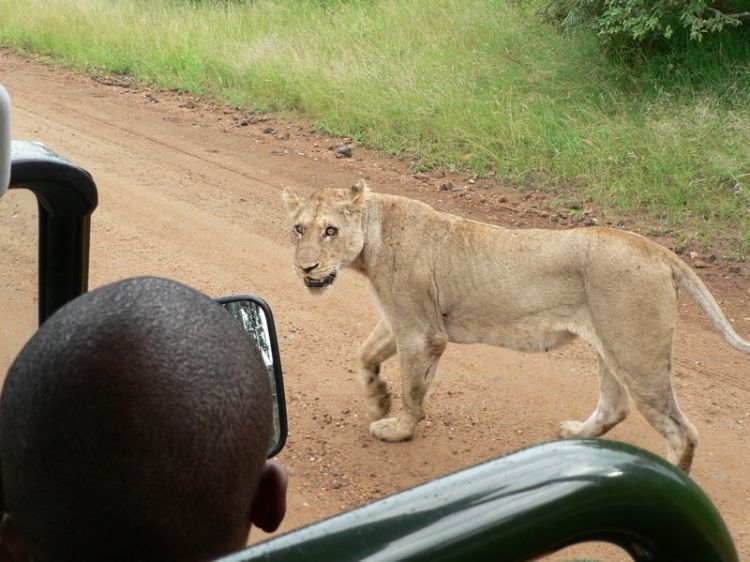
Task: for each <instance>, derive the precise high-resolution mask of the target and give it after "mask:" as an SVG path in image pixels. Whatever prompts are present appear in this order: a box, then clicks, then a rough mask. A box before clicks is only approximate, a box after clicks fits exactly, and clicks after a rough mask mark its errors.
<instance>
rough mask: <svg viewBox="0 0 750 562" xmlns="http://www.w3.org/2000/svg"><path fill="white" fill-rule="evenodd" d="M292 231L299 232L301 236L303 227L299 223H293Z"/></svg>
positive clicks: (303, 230) (303, 231)
mask: <svg viewBox="0 0 750 562" xmlns="http://www.w3.org/2000/svg"><path fill="white" fill-rule="evenodd" d="M294 233H295V234H299V235H300V236H302V235H303V234H304V233H305V229H304V228H303V227H302V225H301V224H295V225H294Z"/></svg>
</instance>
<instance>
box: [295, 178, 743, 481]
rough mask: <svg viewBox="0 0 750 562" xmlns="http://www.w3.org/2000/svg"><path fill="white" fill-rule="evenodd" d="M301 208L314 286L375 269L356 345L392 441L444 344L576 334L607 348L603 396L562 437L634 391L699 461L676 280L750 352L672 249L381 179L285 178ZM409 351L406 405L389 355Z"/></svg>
mask: <svg viewBox="0 0 750 562" xmlns="http://www.w3.org/2000/svg"><path fill="white" fill-rule="evenodd" d="M283 198H284V202H285V204H286V207H287V210H288V211H289V214H290V216H291V217H292V218H293V221H294V227H293V229H292V241H293V243H294V245H295V246H296V252H295V256H294V265H295V268H296V270H297V273H298V274H299V276H300V277H301V278H302V280H303V281H304V283H305V285H306V286H307V288H308V289H309V290H310V291H312V292H318V291H321V290H324V288H326V287H328V286H329V285H331V284H332V283H333V281H334V280H335V279H336V275H337V273H338V271H339V270H340V269H341V268H342V267H345V266H349V267H351V268H353V269H355V270H356V271H359V272H360V273H362V274H364V275H365V276H367V278H368V280H369V282H370V289H371V291H370V292H371V294H372V297H373V299H374V301H375V305H376V307H377V309H378V311H379V313H380V321H379V323H378V325H377V326H376V327H375V330H374V331H373V332H372V334H371V335H370V336H369V337H368V338H367V340H366V341H365V342H364V344H363V345H362V347H361V348H360V350H359V353H358V358H357V372H358V378H359V381H360V383H361V385H362V388H363V390H364V395H365V399H366V402H367V407H368V410H369V412H370V414H371V415H372V417H373V418H374V419H375V420H376V421H373V422H372V424H371V425H370V432H371V433H372V434H373V435H375V436H376V437H378V438H380V439H383V440H385V441H401V440H406V439H410V438H411V437H412V436H413V435H414V430H415V427H416V424H417V423H418V422H419V421H420V420H422V419H424V417H425V413H424V406H425V404H424V403H425V396H426V394H427V392H428V390H429V388H430V385H431V383H432V381H433V378H434V376H435V371H436V369H437V364H438V361H439V359H440V356H441V355H442V353H443V351H444V350H445V347H446V344H447V343H448V342H449V341H451V342H459V343H477V342H481V343H487V344H492V345H498V346H503V347H507V348H512V349H517V350H521V351H546V350H548V349H552V348H554V347H556V346H559V345H561V344H563V343H566V342H569V341H571V340H572V339H573V338H574V337H575V336H579V337H581V338H583V339H584V340H585V341H587V342H589V343H590V344H591V345H592V346H593V347H594V349H595V350H596V353H597V356H598V360H599V387H600V394H599V403H598V404H597V407H596V410H595V411H594V412H593V413H592V414H591V416H590V417H589V418H588V419H587V420H586V421H584V422H579V421H564V422H562V423H561V424H560V435H561V436H562V437H581V438H582V437H598V436H600V435H602V434H604V433H605V432H607V431H608V430H610V429H611V428H613V427H614V426H615V425H617V424H618V423H619V422H621V421H622V420H623V419H625V417H626V416H627V414H628V396H630V398H632V400H633V402H634V403H635V405H636V407H637V408H638V410H639V411H640V412H641V413H642V414H643V416H644V417H645V418H646V419H647V420H648V421H649V423H650V424H651V425H652V426H653V427H654V428H655V429H656V430H657V431H658V432H659V433H661V434H662V435H663V436H664V437H665V438H666V440H667V449H668V459H669V460H670V461H671V462H673V463H675V464H677V465H678V466H679V467H680V468H682V469H683V470H685V471H689V470H690V465H691V463H692V460H693V453H694V449H695V446H696V444H697V440H698V433H697V431H696V430H695V428H694V427H693V425H692V424H691V423H690V422H689V421H688V420H687V418H686V417H685V415H684V414H683V413H682V411H681V410H680V408H679V406H678V405H677V401H676V399H675V396H674V393H673V391H672V385H671V370H672V339H673V335H674V329H675V320H676V316H677V289H678V287H680V288H682V289H683V290H685V291H686V292H687V293H688V294H689V295H690V296H691V297H692V298H693V299H694V300H695V301H696V302H697V303H698V305H699V306H700V307H701V309H702V310H703V311H704V312H705V314H706V315H707V316H708V317H709V319H710V320H711V322H712V323H713V325H714V326H715V327H716V329H717V330H718V331H719V332H720V333H721V335H722V336H723V337H724V339H726V341H727V342H729V344H730V345H732V346H733V347H735V348H736V349H738V350H740V351H742V352H743V353H747V354H750V343H748V342H747V341H745V340H743V339H742V338H740V337H739V336H738V335H737V333H736V332H735V331H734V330H733V329H732V326H731V325H730V323H729V322H728V321H727V319H726V317H725V316H724V314H723V313H722V311H721V310H720V308H719V306H718V304H717V303H716V301H715V300H714V298H713V297H712V296H711V294H710V293H709V291H708V289H707V288H706V286H705V285H704V284H703V282H702V281H701V280H700V278H699V277H698V276H697V275H696V274H695V272H693V270H692V269H690V267H689V266H688V265H687V264H685V263H684V262H683V261H682V260H681V259H680V258H678V257H677V256H676V255H675V254H673V253H672V252H670V251H669V250H667V249H666V248H664V247H662V246H660V245H659V244H657V243H655V242H652V241H650V240H648V239H646V238H644V237H642V236H639V235H637V234H633V233H630V232H624V231H618V230H614V229H609V228H598V227H589V228H577V229H572V230H542V229H522V230H515V229H507V228H501V227H497V226H492V225H488V224H483V223H480V222H475V221H470V220H466V219H463V218H461V217H457V216H454V215H449V214H445V213H441V212H438V211H436V210H434V209H432V208H431V207H430V206H428V205H426V204H424V203H421V202H419V201H414V200H411V199H407V198H405V197H398V196H393V195H385V194H380V193H374V192H372V191H370V190H369V189H368V187H367V185H366V184H365V182H364V180H360V181H359V183H357V184H356V185H355V186H353V187H352V188H350V189H323V190H320V191H318V192H316V193H314V194H312V195H311V196H310V197H308V198H300V197H298V196H296V195H294V194H292V193H290V192H289V191H288V190H284V194H283ZM397 352H398V355H399V360H400V366H401V375H402V380H403V386H404V389H403V390H404V398H403V410H402V411H400V412H399V413H398V414H397V415H396V416H395V417H388V418H386V417H385V416H386V414H388V412H389V410H390V406H391V398H390V393H389V391H388V388H387V386H386V383H385V382H384V381H383V380H382V379H381V378H380V376H379V371H380V364H381V363H382V362H383V361H385V360H386V359H388V358H389V357H391V356H393V355H395V354H396V353H397Z"/></svg>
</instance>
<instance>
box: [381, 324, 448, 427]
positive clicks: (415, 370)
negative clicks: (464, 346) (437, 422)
mask: <svg viewBox="0 0 750 562" xmlns="http://www.w3.org/2000/svg"><path fill="white" fill-rule="evenodd" d="M446 344H447V339H446V337H445V336H443V335H440V334H435V335H431V336H427V337H425V336H418V337H415V338H413V339H412V341H407V343H404V344H401V343H399V347H398V350H399V351H398V352H399V359H400V363H401V378H402V381H403V386H404V389H403V390H404V400H403V403H404V409H403V410H402V411H401V412H399V413H398V415H396V416H395V417H391V418H384V419H381V420H378V421H374V422H372V423H371V424H370V433H372V434H373V435H374V436H375V437H377V438H378V439H382V440H383V441H407V440H409V439H411V438H412V437H414V430H415V429H416V426H417V423H419V422H420V421H422V420H423V419H424V418H425V412H424V404H425V400H426V398H427V394H428V392H429V390H430V386H431V385H432V381H433V379H434V378H435V372H436V371H437V365H438V361H440V357H441V356H442V354H443V351H445V347H446Z"/></svg>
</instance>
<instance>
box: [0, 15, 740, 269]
mask: <svg viewBox="0 0 750 562" xmlns="http://www.w3.org/2000/svg"><path fill="white" fill-rule="evenodd" d="M628 2H630V3H633V2H634V0H628ZM550 3H551V2H545V1H543V0H515V1H513V0H508V1H500V0H408V1H405V0H295V1H288V2H287V1H273V0H255V1H252V0H247V1H240V0H234V1H232V0H213V1H211V0H203V1H199V0H192V1H191V0H118V1H117V2H112V1H105V0H3V2H1V3H0V22H2V24H1V25H0V45H1V46H5V47H9V48H13V49H17V50H21V51H24V52H27V53H33V54H34V55H35V56H45V57H48V58H49V59H50V60H51V61H55V62H62V63H64V64H68V65H71V66H74V67H76V68H78V69H80V70H82V71H84V72H88V73H116V74H124V75H128V76H130V77H132V78H133V79H134V80H136V81H138V82H141V83H144V84H148V85H152V86H155V87H160V88H179V89H184V90H187V91H190V92H192V93H195V94H199V95H207V96H212V97H215V98H218V99H221V100H223V101H225V102H227V103H229V104H231V105H233V106H236V107H240V108H245V109H247V110H254V111H272V112H281V113H285V114H291V115H292V116H294V115H295V114H304V116H305V117H306V118H307V119H312V120H313V121H314V122H315V123H316V124H317V126H318V127H319V128H320V129H322V130H326V131H329V132H331V133H333V134H337V135H341V136H350V137H352V138H354V139H355V140H356V141H357V142H359V143H362V144H365V145H368V146H372V147H376V148H380V149H382V150H385V151H387V152H389V153H393V154H398V155H402V156H405V157H407V158H410V159H411V160H412V161H413V163H414V164H413V166H414V168H415V170H417V169H428V168H437V169H446V170H455V171H466V172H467V173H469V174H476V175H481V176H483V175H492V176H496V177H497V178H499V179H501V180H508V181H512V182H514V183H515V184H516V185H517V186H518V188H519V189H526V188H530V187H532V188H536V189H542V190H547V191H550V192H553V193H556V194H559V195H560V197H562V198H565V197H573V196H574V197H575V198H578V199H580V198H588V199H590V200H592V201H593V202H595V203H596V204H599V205H607V206H613V207H615V208H616V209H618V210H619V211H620V212H625V213H628V212H631V213H635V212H637V213H646V214H648V216H649V217H650V219H651V220H653V221H655V222H656V223H657V224H659V225H660V228H662V229H663V230H665V231H666V230H672V231H673V232H675V233H676V236H677V238H678V241H679V240H681V241H682V242H694V241H696V240H697V241H699V242H700V243H704V244H705V243H708V242H710V241H712V240H714V239H716V238H717V237H720V236H721V237H724V238H725V239H726V240H728V241H729V245H728V246H726V247H728V248H729V250H727V252H728V254H730V255H729V256H728V257H734V258H738V257H744V256H745V255H746V254H748V253H749V252H750V25H744V26H739V27H733V28H731V29H726V30H724V31H722V32H721V33H706V34H705V36H702V40H700V41H698V40H696V39H695V38H693V39H690V38H689V37H687V36H686V37H685V38H684V39H682V40H681V39H680V38H679V37H678V38H676V40H673V42H672V44H671V46H670V47H669V48H659V49H652V50H649V51H640V50H638V49H629V50H623V49H619V50H613V49H611V48H607V46H606V45H603V44H602V42H601V41H600V37H598V36H597V34H595V33H592V32H591V29H590V28H587V27H586V26H582V27H575V26H573V27H570V28H564V29H563V28H562V27H561V26H560V25H558V24H557V23H556V22H555V21H554V20H553V18H550V17H545V15H544V8H549V4H550ZM579 3H580V2H579ZM557 4H561V1H558V2H557ZM547 16H549V14H547ZM0 80H1V77H0Z"/></svg>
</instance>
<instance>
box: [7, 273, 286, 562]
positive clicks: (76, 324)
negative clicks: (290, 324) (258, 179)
mask: <svg viewBox="0 0 750 562" xmlns="http://www.w3.org/2000/svg"><path fill="white" fill-rule="evenodd" d="M271 426H272V421H271V396H270V389H269V383H268V379H267V375H266V369H265V366H264V364H263V360H262V359H261V357H260V354H259V353H258V351H257V349H256V347H255V345H253V343H252V339H251V338H250V336H249V335H248V334H247V333H246V332H245V331H244V330H243V329H242V327H241V324H240V323H239V322H238V321H237V320H236V319H235V318H233V317H232V316H231V315H230V314H229V313H228V312H226V311H225V310H223V308H222V307H221V306H220V305H219V304H217V303H216V302H215V301H213V300H212V299H210V298H208V297H207V296H205V295H203V294H202V293H199V292H198V291H195V290H193V289H191V288H189V287H187V286H185V285H182V284H180V283H177V282H174V281H169V280H166V279H161V278H155V277H139V278H133V279H127V280H124V281H120V282H116V283H113V284H110V285H107V286H104V287H101V288H99V289H96V290H93V291H91V292H89V293H86V294H84V295H82V296H80V297H78V298H77V299H75V300H73V301H71V302H69V303H68V304H66V305H65V306H63V307H62V308H60V309H59V310H58V311H57V312H56V313H55V314H53V315H52V316H51V317H50V318H49V319H48V320H47V321H46V322H45V323H44V324H43V325H42V326H41V327H40V329H39V330H38V331H37V333H36V334H34V336H33V337H32V338H31V339H30V340H29V342H28V343H27V344H26V346H25V347H24V348H23V349H22V350H21V352H20V354H19V355H18V357H17V358H16V360H15V362H14V363H13V365H12V366H11V367H10V370H9V371H8V375H7V377H6V380H5V384H4V387H3V391H2V396H1V397H0V467H1V470H2V496H3V500H4V511H5V512H7V513H9V514H10V518H11V520H12V521H13V524H14V526H15V528H16V529H17V532H18V535H19V536H20V537H21V538H22V540H23V542H24V543H25V546H26V548H28V550H29V551H30V553H31V555H32V556H33V558H34V560H35V561H36V560H38V561H42V562H44V561H50V562H52V561H57V560H60V561H64V560H78V561H86V560H95V559H96V560H160V561H161V560H163V561H168V560H179V561H191V560H210V559H212V558H215V557H218V556H221V555H223V554H226V553H228V552H231V551H233V550H236V549H238V548H241V547H243V546H244V545H245V544H246V541H247V536H248V533H249V530H250V525H251V523H254V524H256V525H258V526H260V527H261V528H264V529H265V530H267V531H272V530H274V529H275V528H276V527H277V526H278V525H279V523H280V522H281V519H282V518H283V516H284V510H285V505H284V495H285V491H286V490H285V485H286V481H285V474H284V473H283V470H282V469H280V468H279V467H278V466H277V465H274V464H273V463H267V462H266V453H267V447H268V443H269V439H270V435H271ZM256 492H257V493H256Z"/></svg>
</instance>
